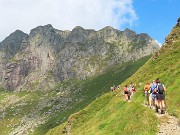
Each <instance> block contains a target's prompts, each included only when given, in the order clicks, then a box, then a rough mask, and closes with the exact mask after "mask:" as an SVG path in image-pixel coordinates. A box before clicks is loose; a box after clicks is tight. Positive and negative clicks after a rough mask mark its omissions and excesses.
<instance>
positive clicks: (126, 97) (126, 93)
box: [124, 85, 129, 101]
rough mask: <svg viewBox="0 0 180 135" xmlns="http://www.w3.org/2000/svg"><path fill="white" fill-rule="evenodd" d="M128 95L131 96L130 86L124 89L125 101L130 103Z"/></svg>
mask: <svg viewBox="0 0 180 135" xmlns="http://www.w3.org/2000/svg"><path fill="white" fill-rule="evenodd" d="M128 95H129V91H128V86H127V85H126V86H125V87H124V99H125V100H126V101H128Z"/></svg>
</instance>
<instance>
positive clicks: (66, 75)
mask: <svg viewBox="0 0 180 135" xmlns="http://www.w3.org/2000/svg"><path fill="white" fill-rule="evenodd" d="M157 49H159V46H158V44H157V43H156V42H155V41H154V40H153V39H152V38H151V37H149V36H148V35H147V34H136V33H135V32H134V31H132V30H130V29H126V30H124V31H119V30H116V29H114V28H112V27H110V26H107V27H105V28H103V29H101V30H99V31H95V30H92V29H88V30H87V29H84V28H82V27H80V26H77V27H75V28H74V29H73V30H72V31H61V30H57V29H54V28H53V27H52V25H50V24H49V25H45V26H38V27H36V28H34V29H32V30H31V32H30V34H29V35H27V34H25V33H23V32H21V31H19V30H17V31H15V32H14V33H12V34H11V35H10V36H9V37H7V38H6V39H5V40H4V41H2V43H0V57H1V61H0V67H1V68H0V85H1V86H3V87H5V88H7V89H11V90H18V89H21V88H22V87H23V88H26V89H39V88H41V87H39V86H43V87H46V89H49V88H50V87H53V83H52V82H59V81H61V80H66V79H70V78H77V79H85V78H87V77H91V76H94V75H98V74H100V73H102V72H103V71H105V70H106V69H108V68H110V67H111V66H113V65H114V64H121V63H123V62H127V61H130V60H137V59H139V58H142V57H144V56H147V55H150V54H153V53H154V52H155V51H156V50H157ZM47 84H48V85H47Z"/></svg>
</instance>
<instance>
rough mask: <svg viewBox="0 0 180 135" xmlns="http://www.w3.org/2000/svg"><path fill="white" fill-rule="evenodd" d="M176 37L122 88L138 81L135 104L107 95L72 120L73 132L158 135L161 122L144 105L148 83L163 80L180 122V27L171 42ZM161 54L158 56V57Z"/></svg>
mask: <svg viewBox="0 0 180 135" xmlns="http://www.w3.org/2000/svg"><path fill="white" fill-rule="evenodd" d="M173 35H175V37H174V41H175V42H169V43H168V44H165V45H164V46H163V47H162V48H161V50H160V51H159V53H160V55H159V56H158V54H155V57H156V59H154V58H151V59H150V60H149V61H148V62H147V63H146V64H145V65H144V66H143V67H141V68H140V69H139V70H138V72H136V73H135V74H134V75H133V76H132V77H130V78H129V79H128V80H127V81H125V82H124V83H123V84H122V85H123V86H124V85H126V84H130V83H131V82H135V83H137V84H139V83H141V84H142V85H138V86H137V87H138V92H137V94H136V95H135V96H134V97H133V102H131V103H127V102H124V101H123V100H122V98H119V97H116V96H115V94H111V93H109V94H105V95H103V96H101V97H100V98H98V99H97V100H95V101H94V102H93V103H91V104H90V105H89V106H88V107H86V108H85V109H83V110H81V111H80V112H78V113H76V114H73V115H71V116H70V117H69V120H68V121H69V122H70V123H71V130H70V132H71V133H72V134H74V135H81V134H85V135H92V134H96V135H100V134H113V135H115V134H121V135H123V134H126V135H127V134H129V135H130V134H138V135H141V134H142V135H144V134H156V132H157V124H158V121H157V119H156V118H155V114H154V113H153V111H152V110H150V109H148V108H145V107H144V106H142V105H141V103H143V101H144V97H143V95H142V89H143V86H144V85H145V83H146V82H147V81H149V82H151V81H152V80H153V79H156V78H160V79H161V80H162V82H163V83H164V84H165V86H166V87H167V92H166V104H167V111H168V112H169V113H170V114H172V115H175V116H177V117H178V119H179V120H180V108H179V106H180V97H179V94H178V93H179V92H180V87H179V84H180V53H179V51H180V28H179V27H177V26H175V27H174V28H173V30H172V32H171V33H170V35H168V37H167V39H171V37H172V36H173ZM156 55H157V56H156ZM67 125H68V122H65V123H63V124H61V125H60V126H58V127H56V128H54V129H52V130H50V131H49V132H48V133H47V135H58V134H61V131H62V130H63V128H64V127H65V126H67Z"/></svg>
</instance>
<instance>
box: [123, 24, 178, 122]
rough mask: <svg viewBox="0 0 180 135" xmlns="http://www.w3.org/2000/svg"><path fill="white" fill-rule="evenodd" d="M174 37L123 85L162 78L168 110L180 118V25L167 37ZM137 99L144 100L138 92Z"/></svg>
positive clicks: (141, 87)
mask: <svg viewBox="0 0 180 135" xmlns="http://www.w3.org/2000/svg"><path fill="white" fill-rule="evenodd" d="M173 35H175V36H173ZM172 37H173V38H174V40H173V42H172V41H171V42H169V43H168V44H165V45H163V46H162V48H161V50H160V51H159V53H160V55H159V57H158V58H157V59H153V58H151V59H149V61H148V62H147V63H146V64H145V65H144V66H143V67H141V68H140V69H139V70H138V72H136V73H135V74H134V75H133V76H132V77H131V78H129V79H128V80H127V81H126V82H124V83H123V85H125V84H128V83H130V82H132V81H134V80H135V81H136V83H139V82H141V83H142V84H143V85H145V83H146V82H148V81H149V82H151V81H152V80H153V79H156V78H160V79H161V82H162V83H163V84H165V86H166V88H167V92H166V104H167V111H168V112H169V113H170V114H171V115H175V116H176V117H178V119H179V120H180V107H179V106H180V97H179V92H180V87H179V84H180V27H177V26H175V27H174V28H173V30H172V31H171V33H170V34H169V35H168V37H167V38H166V39H168V40H169V39H171V38H172ZM155 55H156V54H155ZM143 85H142V86H140V90H142V89H143ZM139 93H141V92H139ZM136 99H138V101H141V102H142V101H143V97H142V95H141V94H137V95H136Z"/></svg>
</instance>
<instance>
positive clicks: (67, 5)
mask: <svg viewBox="0 0 180 135" xmlns="http://www.w3.org/2000/svg"><path fill="white" fill-rule="evenodd" d="M179 17H180V0H0V18H1V21H0V41H2V40H3V39H5V37H7V36H8V35H9V34H11V33H12V32H14V31H15V30H17V29H19V30H22V31H24V32H25V33H27V34H28V33H29V32H30V30H31V29H33V28H35V27H37V26H39V25H46V24H52V25H53V27H54V28H56V29H59V30H72V29H73V28H74V27H76V26H82V27H84V28H85V29H95V30H100V29H102V28H104V27H106V26H112V27H114V28H116V29H119V30H124V29H125V28H130V29H132V30H133V31H135V32H137V33H148V34H149V35H150V36H151V37H152V38H153V39H155V40H157V41H158V42H160V43H163V42H164V39H165V37H166V36H167V35H168V33H169V32H170V31H171V29H172V27H173V26H174V25H175V24H176V21H177V19H178V18H179Z"/></svg>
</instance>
